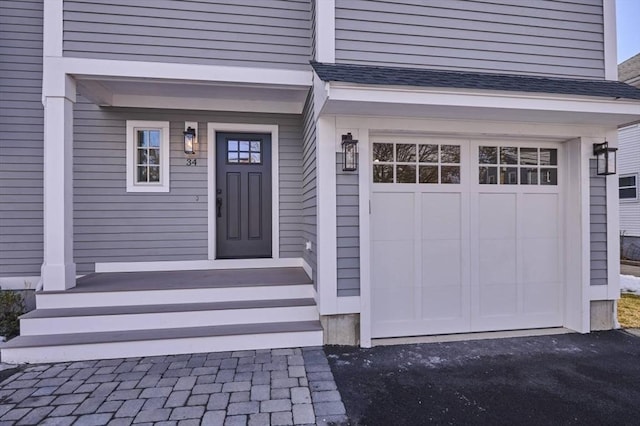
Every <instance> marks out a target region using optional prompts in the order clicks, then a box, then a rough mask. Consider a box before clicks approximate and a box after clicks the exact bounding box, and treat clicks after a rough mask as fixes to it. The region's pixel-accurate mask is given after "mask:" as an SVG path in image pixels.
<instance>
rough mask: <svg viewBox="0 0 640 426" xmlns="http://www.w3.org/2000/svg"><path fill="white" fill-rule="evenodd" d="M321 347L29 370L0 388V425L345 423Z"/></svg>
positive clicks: (154, 358) (96, 362) (106, 362)
mask: <svg viewBox="0 0 640 426" xmlns="http://www.w3.org/2000/svg"><path fill="white" fill-rule="evenodd" d="M347 420H348V419H347V417H346V415H345V409H344V405H343V404H342V401H341V398H340V393H339V392H338V390H337V387H336V384H335V382H334V380H333V375H332V373H331V369H330V368H329V363H328V361H327V358H326V356H325V354H324V351H323V350H322V348H319V347H315V348H302V349H300V348H288V349H272V350H255V351H235V352H218V353H208V354H188V355H167V356H154V357H146V358H131V359H113V360H96V361H80V362H68V363H57V364H51V365H44V364H43V365H32V366H28V367H26V368H24V369H22V371H20V372H19V373H17V374H15V375H13V376H12V377H10V378H8V379H7V380H5V381H4V382H2V383H0V425H2V426H4V425H7V426H10V425H11V426H13V425H16V426H18V425H23V424H24V425H34V424H41V425H59V426H66V425H70V426H77V425H107V424H108V425H131V424H133V425H137V424H156V425H183V426H189V425H192V424H193V425H197V424H203V425H221V426H224V425H269V424H272V425H293V424H295V425H301V424H304V425H307V424H320V425H324V424H342V423H346V422H347Z"/></svg>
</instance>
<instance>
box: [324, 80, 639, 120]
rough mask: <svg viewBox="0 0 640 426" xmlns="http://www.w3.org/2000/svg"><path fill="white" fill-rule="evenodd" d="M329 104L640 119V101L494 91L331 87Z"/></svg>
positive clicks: (354, 86) (360, 86)
mask: <svg viewBox="0 0 640 426" xmlns="http://www.w3.org/2000/svg"><path fill="white" fill-rule="evenodd" d="M328 100H329V101H332V100H334V101H351V102H354V101H355V102H380V103H396V104H411V105H438V106H460V107H475V108H501V109H504V108H509V109H521V110H540V111H567V112H585V113H602V112H606V113H608V114H625V115H627V114H630V115H638V116H640V101H631V100H622V99H617V100H616V99H613V98H611V99H609V98H598V99H595V98H587V97H571V96H567V95H560V96H555V95H547V96H543V95H532V94H522V93H505V92H493V91H486V92H468V91H457V90H455V91H454V90H451V91H448V90H441V89H440V90H434V89H409V88H397V87H385V86H380V87H377V86H376V87H374V86H365V85H345V84H336V83H329V88H328Z"/></svg>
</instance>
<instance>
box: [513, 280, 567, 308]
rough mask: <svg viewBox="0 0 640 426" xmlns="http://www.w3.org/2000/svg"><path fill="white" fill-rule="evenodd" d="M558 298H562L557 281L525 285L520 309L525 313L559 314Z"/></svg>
mask: <svg viewBox="0 0 640 426" xmlns="http://www.w3.org/2000/svg"><path fill="white" fill-rule="evenodd" d="M560 300H562V298H561V295H560V286H559V283H557V282H552V283H535V284H529V285H525V286H524V287H523V304H522V306H523V307H522V310H523V312H524V313H526V314H549V313H552V314H553V313H558V314H559V312H560Z"/></svg>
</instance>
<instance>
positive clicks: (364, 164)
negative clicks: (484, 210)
mask: <svg viewBox="0 0 640 426" xmlns="http://www.w3.org/2000/svg"><path fill="white" fill-rule="evenodd" d="M358 137H359V138H360V143H359V144H358V145H360V146H359V147H358V151H359V153H358V155H359V157H360V158H359V163H360V171H359V172H358V191H359V192H358V199H359V214H360V217H359V221H360V222H359V223H360V227H359V228H360V229H359V232H360V235H359V236H360V346H362V347H363V348H370V347H371V324H372V323H371V297H372V295H371V222H370V220H371V212H370V211H369V203H370V199H371V187H370V185H371V184H370V182H371V176H370V173H371V171H370V167H369V164H370V161H371V160H370V158H371V154H370V150H371V144H370V141H369V129H367V128H361V129H360V130H359V131H358Z"/></svg>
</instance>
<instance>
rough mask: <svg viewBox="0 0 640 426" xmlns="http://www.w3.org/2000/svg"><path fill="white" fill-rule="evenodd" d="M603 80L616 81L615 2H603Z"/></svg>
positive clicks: (609, 0)
mask: <svg viewBox="0 0 640 426" xmlns="http://www.w3.org/2000/svg"><path fill="white" fill-rule="evenodd" d="M602 9H603V15H604V16H603V26H604V78H605V79H607V80H618V41H617V24H616V2H615V0H603V4H602Z"/></svg>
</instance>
